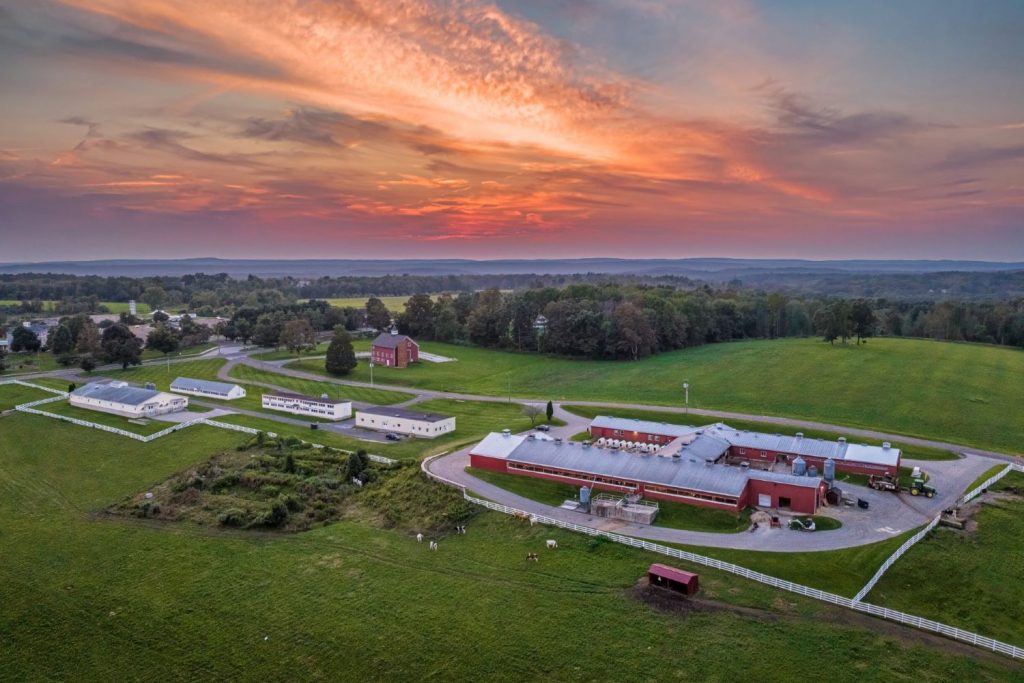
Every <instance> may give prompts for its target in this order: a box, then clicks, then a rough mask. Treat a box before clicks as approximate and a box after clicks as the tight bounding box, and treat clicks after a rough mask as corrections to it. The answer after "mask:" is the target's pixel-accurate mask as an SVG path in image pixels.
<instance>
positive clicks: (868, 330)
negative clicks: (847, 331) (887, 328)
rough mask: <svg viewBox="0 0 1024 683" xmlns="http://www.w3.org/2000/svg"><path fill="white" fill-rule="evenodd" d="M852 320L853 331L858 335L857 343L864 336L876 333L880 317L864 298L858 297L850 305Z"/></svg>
mask: <svg viewBox="0 0 1024 683" xmlns="http://www.w3.org/2000/svg"><path fill="white" fill-rule="evenodd" d="M850 321H851V323H852V324H853V333H854V334H856V335H857V344H858V345H859V344H860V342H861V339H863V338H864V337H871V336H873V335H874V333H875V326H876V325H878V318H877V317H875V311H874V309H872V308H871V304H869V303H868V302H867V301H865V300H864V299H858V300H857V301H854V302H853V306H851V307H850Z"/></svg>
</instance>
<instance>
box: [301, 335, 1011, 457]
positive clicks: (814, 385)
mask: <svg viewBox="0 0 1024 683" xmlns="http://www.w3.org/2000/svg"><path fill="white" fill-rule="evenodd" d="M423 349H424V350H425V351H430V352H434V353H440V354H443V355H446V356H452V357H455V358H458V361H457V362H454V363H420V364H418V365H416V366H415V367H410V368H405V369H395V368H376V369H375V370H374V376H375V379H376V381H377V382H380V383H381V384H396V385H406V386H414V387H423V388H429V389H442V390H447V391H460V392H469V393H479V394H492V395H504V394H506V393H507V392H508V391H510V390H511V392H512V395H513V396H520V397H529V398H535V399H542V400H544V399H555V400H568V401H572V400H584V401H586V400H591V401H622V402H625V403H649V404H656V405H675V406H682V404H683V391H682V383H683V381H684V380H689V382H690V406H691V407H697V408H708V409H717V410H728V411H737V412H746V413H754V414H759V415H774V416H781V417H795V418H804V419H808V420H819V421H823V422H827V423H830V424H839V425H845V426H850V427H863V428H868V429H879V430H885V431H888V432H893V433H902V434H908V435H912V436H920V437H924V438H932V439H940V440H946V441H950V442H952V443H958V444H965V445H971V446H976V447H979V448H991V449H995V450H1002V451H1005V452H1009V453H1014V452H1018V451H1019V450H1020V447H1021V446H1020V444H1021V443H1022V442H1024V392H1022V390H1021V387H1022V386H1024V352H1022V351H1020V350H1015V349H1008V348H999V347H994V346H983V345H976V344H952V343H945V342H935V341H925V340H914V339H871V340H870V341H869V343H867V344H864V345H861V346H859V347H857V346H856V345H852V344H851V345H849V346H845V347H844V346H842V345H835V346H832V345H829V344H826V343H824V342H822V341H820V340H818V339H782V340H771V341H768V340H757V341H745V342H734V343H728V344H709V345H707V346H701V347H698V348H694V349H686V350H683V351H675V352H672V353H665V354H661V355H658V356H655V357H652V358H647V359H644V360H641V361H638V362H628V361H625V362H623V361H620V362H613V361H581V360H568V359H561V358H551V357H545V356H538V355H532V354H517V353H509V352H501V351H491V350H486V349H478V348H472V347H463V346H452V345H448V344H435V343H425V344H423ZM289 367H299V365H296V366H289ZM301 367H302V368H303V369H308V370H316V369H319V370H320V371H321V372H322V371H323V362H322V361H307V362H304V363H302V364H301ZM368 378H369V369H368V368H367V367H366V364H365V363H360V364H359V367H358V368H357V369H356V371H355V374H354V377H353V379H361V380H364V381H365V380H367V379H368Z"/></svg>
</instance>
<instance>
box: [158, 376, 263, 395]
mask: <svg viewBox="0 0 1024 683" xmlns="http://www.w3.org/2000/svg"><path fill="white" fill-rule="evenodd" d="M171 391H177V392H179V393H182V394H190V395H192V396H207V397H209V398H217V399H221V400H223V401H233V400H235V399H236V398H245V389H243V388H242V387H240V386H238V385H237V384H229V383H228V382H211V381H209V380H205V379H193V378H191V377H179V378H177V379H176V380H174V381H173V382H171Z"/></svg>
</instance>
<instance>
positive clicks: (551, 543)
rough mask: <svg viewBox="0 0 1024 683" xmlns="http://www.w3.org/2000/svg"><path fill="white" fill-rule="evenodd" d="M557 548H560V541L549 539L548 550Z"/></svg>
mask: <svg viewBox="0 0 1024 683" xmlns="http://www.w3.org/2000/svg"><path fill="white" fill-rule="evenodd" d="M557 547H558V541H556V540H555V539H553V538H549V539H548V548H557Z"/></svg>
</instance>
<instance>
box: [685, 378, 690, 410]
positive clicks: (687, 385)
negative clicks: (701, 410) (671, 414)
mask: <svg viewBox="0 0 1024 683" xmlns="http://www.w3.org/2000/svg"><path fill="white" fill-rule="evenodd" d="M683 392H684V395H685V399H684V400H685V401H686V414H687V415H689V414H690V380H688V379H687V380H683Z"/></svg>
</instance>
